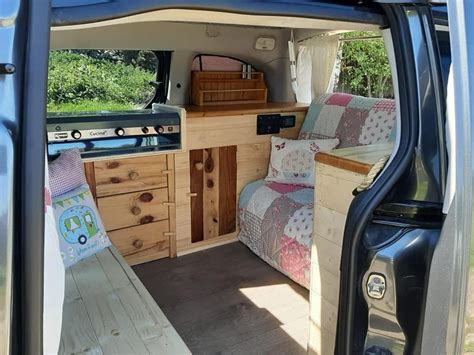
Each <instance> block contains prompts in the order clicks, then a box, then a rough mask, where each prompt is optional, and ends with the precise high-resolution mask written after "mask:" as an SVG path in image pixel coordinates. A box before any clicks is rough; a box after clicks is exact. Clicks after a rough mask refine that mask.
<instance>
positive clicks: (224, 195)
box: [218, 145, 237, 235]
mask: <svg viewBox="0 0 474 355" xmlns="http://www.w3.org/2000/svg"><path fill="white" fill-rule="evenodd" d="M218 219H219V235H224V234H228V233H232V232H235V229H236V219H237V146H235V145H234V146H229V147H221V148H219V218H218Z"/></svg>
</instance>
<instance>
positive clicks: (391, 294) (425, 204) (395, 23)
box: [336, 4, 447, 354]
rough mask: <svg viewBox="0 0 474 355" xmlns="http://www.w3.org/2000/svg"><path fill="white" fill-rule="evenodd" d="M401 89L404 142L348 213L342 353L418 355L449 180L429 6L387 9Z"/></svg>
mask: <svg viewBox="0 0 474 355" xmlns="http://www.w3.org/2000/svg"><path fill="white" fill-rule="evenodd" d="M383 9H384V10H385V11H386V13H387V17H388V20H389V23H390V30H391V34H392V38H393V47H394V50H395V57H396V65H397V82H398V87H399V92H398V95H397V96H398V102H399V107H398V110H399V114H400V115H399V117H400V131H401V135H400V144H399V148H398V150H397V151H396V152H395V153H394V157H393V160H392V162H391V164H390V165H389V166H388V167H387V168H386V170H385V171H384V172H383V173H382V174H381V176H380V177H379V178H378V180H377V181H376V182H375V183H374V184H373V186H372V187H371V188H370V189H368V190H366V191H364V192H363V193H361V194H360V195H358V196H356V198H355V199H354V200H353V203H352V205H351V207H350V209H349V213H348V217H347V223H346V226H345V232H344V245H343V254H342V260H341V272H342V274H341V285H340V286H341V295H340V303H339V307H340V309H339V317H338V334H337V350H336V353H338V354H339V353H343V354H352V353H369V354H372V353H374V354H375V353H380V354H404V353H418V352H419V351H420V347H421V336H422V330H423V318H424V304H425V300H426V292H427V285H428V276H429V269H430V264H431V257H432V253H433V250H434V247H435V245H436V242H437V240H438V238H439V234H440V230H441V226H442V221H443V215H442V213H441V208H442V201H443V197H444V189H445V184H446V162H447V159H446V147H445V136H444V125H445V90H444V85H443V80H442V74H441V66H440V61H439V55H438V47H437V43H436V41H435V39H434V37H433V35H434V33H435V32H434V23H433V16H432V13H431V7H430V6H429V5H425V6H424V5H419V6H412V5H399V4H393V5H392V4H384V5H383Z"/></svg>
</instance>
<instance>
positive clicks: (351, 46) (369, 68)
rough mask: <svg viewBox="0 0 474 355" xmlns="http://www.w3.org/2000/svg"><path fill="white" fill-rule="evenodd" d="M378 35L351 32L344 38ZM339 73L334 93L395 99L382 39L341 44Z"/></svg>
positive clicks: (343, 36) (343, 35)
mask: <svg viewBox="0 0 474 355" xmlns="http://www.w3.org/2000/svg"><path fill="white" fill-rule="evenodd" d="M378 35H380V34H379V33H377V32H369V31H365V32H348V33H344V34H342V35H341V38H345V39H347V38H352V37H368V36H378ZM339 60H340V73H339V78H338V80H337V85H336V88H335V89H334V91H338V92H347V93H351V94H355V95H361V96H366V97H393V86H392V74H391V71H390V65H389V62H388V57H387V53H386V51H385V46H384V42H383V40H382V39H381V38H377V39H370V40H368V39H365V40H350V41H343V42H341V49H340V51H339Z"/></svg>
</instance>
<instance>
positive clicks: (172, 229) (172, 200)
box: [166, 154, 176, 258]
mask: <svg viewBox="0 0 474 355" xmlns="http://www.w3.org/2000/svg"><path fill="white" fill-rule="evenodd" d="M166 163H167V168H168V171H169V173H168V202H169V205H168V213H169V225H168V227H169V228H168V230H169V233H170V234H169V244H170V250H169V256H170V257H171V258H174V257H176V196H175V190H176V180H175V167H174V154H168V155H167V156H166Z"/></svg>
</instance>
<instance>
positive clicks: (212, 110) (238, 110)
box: [185, 102, 308, 118]
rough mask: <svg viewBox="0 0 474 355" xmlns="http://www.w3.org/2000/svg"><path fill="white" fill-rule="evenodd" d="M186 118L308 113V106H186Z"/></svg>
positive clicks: (286, 103)
mask: <svg viewBox="0 0 474 355" xmlns="http://www.w3.org/2000/svg"><path fill="white" fill-rule="evenodd" d="M185 109H186V118H194V117H214V116H236V115H249V114H260V113H261V114H268V113H285V112H306V111H308V105H307V104H298V103H294V102H268V103H261V104H249V103H247V104H229V105H225V106H222V105H207V106H196V105H189V106H185Z"/></svg>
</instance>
